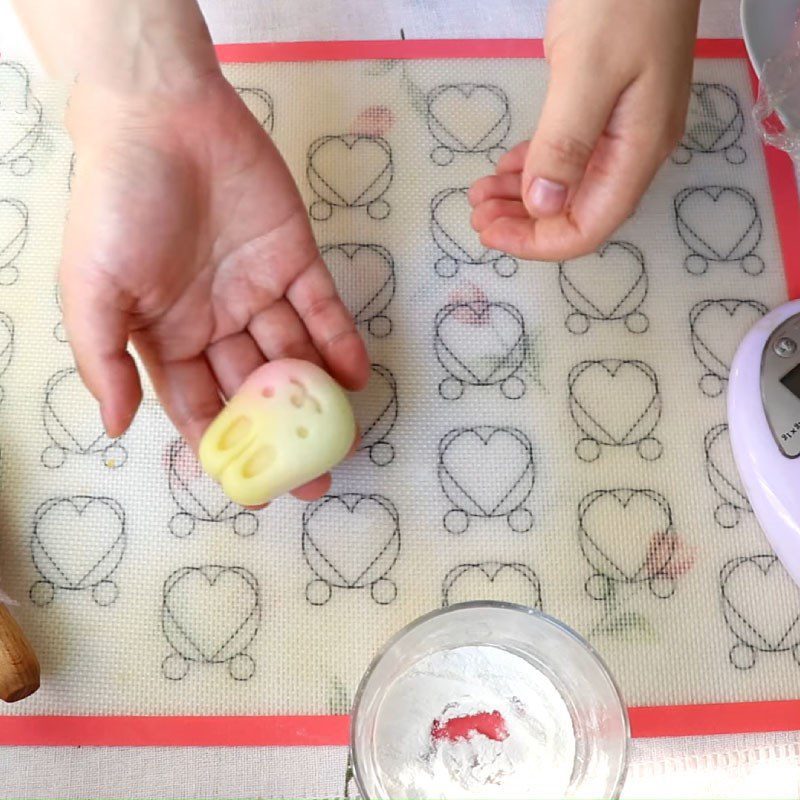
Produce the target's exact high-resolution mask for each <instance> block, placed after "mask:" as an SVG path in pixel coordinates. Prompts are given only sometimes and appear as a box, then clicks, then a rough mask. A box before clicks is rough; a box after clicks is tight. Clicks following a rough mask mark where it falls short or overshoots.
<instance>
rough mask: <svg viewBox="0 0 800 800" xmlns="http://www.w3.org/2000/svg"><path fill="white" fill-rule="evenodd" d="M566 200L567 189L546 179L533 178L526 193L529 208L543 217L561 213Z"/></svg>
mask: <svg viewBox="0 0 800 800" xmlns="http://www.w3.org/2000/svg"><path fill="white" fill-rule="evenodd" d="M566 199H567V187H566V186H564V184H563V183H556V182H555V181H551V180H548V179H547V178H535V179H534V181H533V183H532V184H531V188H530V191H529V192H528V202H529V204H530V208H531V209H532V210H533V211H534V212H535V213H537V214H541V215H542V216H543V217H551V216H554V215H555V214H559V213H561V210H562V209H563V208H564V203H565V202H566Z"/></svg>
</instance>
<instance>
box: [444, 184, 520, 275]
mask: <svg viewBox="0 0 800 800" xmlns="http://www.w3.org/2000/svg"><path fill="white" fill-rule="evenodd" d="M467 192H468V189H467V188H455V189H443V190H442V191H441V192H439V193H438V194H436V195H434V197H433V199H432V200H431V214H430V224H431V236H432V237H433V241H434V242H435V243H436V246H437V247H438V248H439V250H440V251H441V252H442V255H441V257H440V258H439V259H438V260H437V261H436V264H435V266H434V269H435V270H436V274H437V275H438V276H439V277H440V278H452V277H454V276H456V275H457V274H458V273H459V271H460V269H461V267H462V266H468V267H485V266H490V267H491V268H492V269H493V270H494V271H495V273H497V275H498V276H500V277H501V278H510V277H512V276H513V275H515V274H516V272H517V269H518V268H519V264H518V263H517V260H516V259H515V258H512V257H511V256H509V255H506V254H505V253H501V252H500V251H499V250H492V249H491V248H489V247H484V246H483V244H481V241H480V239H479V238H478V235H477V234H476V233H475V231H473V230H472V228H471V227H470V225H469V218H470V211H471V208H470V204H469V200H468V199H467Z"/></svg>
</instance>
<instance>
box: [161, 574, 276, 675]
mask: <svg viewBox="0 0 800 800" xmlns="http://www.w3.org/2000/svg"><path fill="white" fill-rule="evenodd" d="M206 601H208V602H206ZM260 628H261V592H260V589H259V585H258V579H257V578H256V576H255V575H253V573H252V572H250V570H249V569H246V568H245V567H241V566H224V565H221V564H203V565H202V566H196V567H181V568H180V569H176V570H175V571H174V572H173V573H171V574H170V575H169V577H168V578H167V579H166V581H164V589H163V593H162V602H161V631H162V633H163V634H164V638H165V639H166V640H167V644H168V645H169V646H170V648H171V649H172V651H173V652H172V653H170V654H169V655H167V656H166V657H165V658H164V661H163V662H162V664H161V671H162V673H163V675H164V677H165V678H167V679H168V680H171V681H179V680H183V678H185V677H186V676H187V675H188V674H189V669H190V668H191V666H192V665H198V664H200V665H203V666H214V665H219V664H225V665H226V666H227V668H228V674H229V675H230V677H231V678H233V680H235V681H248V680H250V678H252V677H253V675H254V674H255V671H256V662H255V659H254V658H253V657H252V656H251V655H250V654H249V653H248V652H247V649H248V648H249V647H250V644H251V643H252V641H253V640H254V639H255V638H256V636H257V635H258V632H259V630H260Z"/></svg>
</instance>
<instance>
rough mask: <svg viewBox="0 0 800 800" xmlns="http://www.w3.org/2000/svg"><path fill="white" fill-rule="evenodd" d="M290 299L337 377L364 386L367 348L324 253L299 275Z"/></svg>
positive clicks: (349, 384) (344, 382) (349, 386)
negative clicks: (338, 289)
mask: <svg viewBox="0 0 800 800" xmlns="http://www.w3.org/2000/svg"><path fill="white" fill-rule="evenodd" d="M286 299H287V300H288V301H289V302H290V303H291V304H292V306H294V309H295V311H296V312H297V314H298V315H299V316H300V318H301V319H302V320H303V322H304V323H305V326H306V329H307V330H308V333H309V335H310V336H311V340H312V341H313V343H314V346H315V347H316V348H317V350H318V351H319V352H320V354H321V355H322V358H323V359H324V360H325V364H326V366H327V367H328V369H329V371H330V372H331V374H332V375H333V377H334V378H336V380H338V381H339V383H341V384H342V385H343V386H344V387H345V388H346V389H352V390H356V389H361V388H363V387H364V386H365V385H366V383H367V380H368V378H369V357H368V356H367V349H366V347H365V346H364V342H363V340H362V339H361V335H360V334H359V333H358V331H357V330H356V326H355V322H354V321H353V317H352V316H351V314H350V312H349V311H348V310H347V308H346V307H345V305H344V303H343V302H342V301H341V299H340V298H339V295H338V294H337V293H336V287H335V285H334V283H333V278H332V277H331V274H330V272H328V268H327V267H326V266H325V262H324V261H323V260H322V258H321V257H319V258H317V259H315V260H314V261H313V262H312V264H311V265H310V266H309V267H307V268H306V269H305V270H304V271H303V272H301V273H300V275H298V276H297V278H295V280H294V281H293V282H292V283H291V285H290V286H289V287H288V289H287V290H286Z"/></svg>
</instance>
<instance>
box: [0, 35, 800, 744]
mask: <svg viewBox="0 0 800 800" xmlns="http://www.w3.org/2000/svg"><path fill="white" fill-rule="evenodd" d="M699 52H700V53H701V54H704V55H705V56H706V57H705V58H701V59H700V60H698V62H697V64H696V70H695V76H694V80H695V83H694V85H693V89H692V104H691V110H690V114H689V120H688V123H687V129H686V135H685V137H684V139H683V141H682V143H681V145H680V147H679V148H678V149H677V150H676V152H675V154H674V156H673V157H672V159H671V160H670V161H669V162H668V163H667V164H666V165H665V166H664V168H663V169H662V170H661V172H660V174H659V175H658V177H657V179H656V181H655V183H654V185H653V187H652V189H651V190H650V191H649V192H648V194H647V196H646V197H645V198H644V199H643V201H642V203H641V205H640V207H639V208H638V209H637V211H636V213H635V214H634V215H633V217H632V218H631V219H630V220H629V221H628V222H627V223H626V224H625V225H624V226H623V227H622V229H621V230H619V231H618V232H617V233H616V234H615V236H614V239H613V240H611V241H609V242H608V243H607V244H606V245H604V246H603V247H602V248H601V249H600V250H599V251H598V252H597V254H595V255H592V256H589V257H587V258H584V259H580V260H577V261H574V262H568V263H564V264H560V265H559V264H544V263H521V262H518V261H517V260H515V259H513V258H509V257H507V256H503V255H501V254H500V253H496V252H492V251H487V250H485V249H484V248H483V247H481V246H480V244H479V242H478V241H477V239H476V237H475V235H474V233H473V232H472V231H471V229H470V228H469V224H468V217H469V208H468V204H467V200H466V196H465V187H467V186H468V185H469V184H470V183H471V182H472V181H473V180H474V179H475V178H477V177H479V176H481V175H483V174H485V173H487V172H488V171H489V170H491V169H492V168H493V163H494V162H495V161H496V160H497V158H498V157H499V156H500V155H501V154H502V153H503V152H504V150H505V149H506V148H508V147H509V146H511V145H513V144H515V143H516V142H517V141H519V140H521V139H523V138H525V137H526V136H527V135H529V133H530V131H531V130H532V129H533V126H534V123H535V120H536V117H537V114H538V110H539V107H540V104H541V102H542V100H543V97H544V92H545V86H546V78H547V67H546V65H545V63H544V61H543V60H541V58H536V57H531V56H541V44H540V43H537V42H494V43H492V42H461V43H458V42H450V43H447V42H438V43H437V42H427V43H410V42H395V43H386V42H373V43H344V44H338V45H333V44H318V45H285V46H279V45H276V46H259V45H251V46H237V47H233V48H231V47H227V48H226V47H223V48H221V53H222V56H223V58H224V59H225V60H227V61H231V62H237V63H229V64H227V66H226V73H227V75H228V76H229V78H230V79H231V81H232V82H233V84H234V85H235V86H237V87H238V88H239V91H240V92H241V94H242V97H243V98H244V99H245V101H246V102H247V103H248V105H249V106H250V107H251V109H252V110H253V111H254V113H255V114H256V116H257V117H258V119H259V120H260V121H261V123H262V124H263V125H264V127H265V128H266V129H267V130H268V131H269V132H270V133H271V134H272V135H273V136H274V138H275V140H276V142H277V143H278V145H279V147H280V148H281V150H282V152H283V153H284V154H285V156H286V158H287V160H288V162H289V164H290V166H291V168H292V170H293V173H294V175H295V176H296V177H297V180H298V182H299V185H300V188H301V191H302V192H303V194H304V197H305V199H306V202H307V204H308V208H309V212H310V215H311V217H312V219H313V220H314V225H315V230H316V233H317V235H318V239H319V241H320V244H321V246H322V248H323V252H324V254H325V257H326V259H327V262H328V264H329V265H330V268H331V270H332V272H333V273H334V276H335V278H336V280H337V283H338V285H339V286H340V289H341V291H342V293H343V296H344V297H345V298H346V300H347V302H348V303H349V304H350V307H351V308H352V310H353V312H354V314H355V317H356V320H357V322H358V324H359V326H360V327H361V329H362V331H363V333H364V336H365V339H366V341H367V343H368V347H369V350H370V354H371V358H372V361H373V368H372V380H371V383H370V385H369V388H368V389H367V391H366V392H364V393H363V394H362V395H360V396H357V397H355V398H354V401H355V404H356V406H357V411H358V416H359V418H360V422H361V426H362V430H363V432H364V438H363V442H362V444H361V448H360V451H359V453H358V454H357V456H356V457H355V458H354V459H352V460H351V461H350V462H349V463H347V464H346V465H345V466H343V467H342V468H341V469H339V470H338V471H337V473H336V475H335V481H334V485H333V489H332V493H331V494H330V495H329V496H327V497H325V498H323V499H322V500H321V501H319V502H317V503H313V504H310V505H303V504H301V503H299V502H296V501H294V500H292V499H285V500H282V501H280V502H278V503H276V504H274V505H273V506H272V507H270V509H269V510H267V511H265V512H259V513H256V514H254V513H251V512H249V511H243V510H242V509H239V508H237V507H234V506H232V505H231V504H229V503H228V502H226V500H225V499H224V497H223V496H222V495H221V493H220V492H219V490H218V489H217V488H216V487H215V486H214V485H213V484H212V483H211V482H210V481H209V480H208V479H206V478H205V477H203V476H202V475H201V473H200V471H199V469H198V467H197V464H196V462H195V460H194V458H193V456H192V455H191V454H190V452H189V451H188V450H187V448H186V447H185V445H184V444H183V443H182V442H181V441H180V440H179V439H177V438H176V434H175V432H174V430H172V429H171V427H170V425H169V424H168V423H167V422H166V420H165V418H164V416H163V414H162V412H161V411H160V409H159V407H158V404H157V403H156V402H155V401H154V399H153V398H152V395H151V394H149V393H148V399H147V400H146V402H145V405H144V407H143V409H142V411H141V413H140V414H139V416H138V418H137V420H136V422H135V424H134V425H133V428H132V429H131V431H130V432H129V433H128V434H126V435H125V436H124V437H122V438H121V439H120V440H118V441H110V440H108V439H106V438H105V437H104V435H103V433H102V430H101V427H100V423H99V419H98V415H97V411H96V409H95V408H94V405H93V403H92V401H91V400H90V398H89V396H88V394H87V393H86V391H85V390H84V389H83V388H82V386H81V384H80V381H79V379H78V376H77V374H76V372H75V370H74V368H73V366H72V362H71V359H70V352H69V348H68V345H67V344H66V343H65V340H64V331H63V328H62V327H61V324H60V321H59V306H58V297H57V295H56V292H55V290H54V283H53V270H54V269H55V266H56V264H57V260H58V241H59V235H60V230H61V227H62V223H63V219H64V216H65V213H66V208H67V202H68V197H69V190H70V186H69V181H70V174H71V155H72V154H71V149H70V145H69V142H68V139H67V137H66V134H65V132H64V131H63V129H62V128H61V126H60V124H59V122H58V120H59V119H60V114H61V106H62V104H63V98H60V97H59V96H58V95H57V93H55V92H54V91H53V89H52V88H51V87H49V86H48V85H47V84H46V83H44V82H43V81H41V80H34V79H31V78H30V75H29V71H28V70H26V68H25V67H24V65H20V64H12V63H8V62H3V63H0V87H2V93H0V98H2V105H0V237H2V238H1V239H0V284H2V285H0V309H1V310H2V314H0V337H1V338H2V348H1V349H2V357H1V358H0V367H2V371H3V374H2V378H1V379H0V383H1V384H2V389H3V402H2V405H0V415H1V416H0V421H1V422H0V424H1V425H2V428H1V430H2V442H1V443H0V446H1V447H2V458H1V459H0V464H2V493H1V494H0V496H1V497H2V508H3V535H2V554H3V555H2V578H3V582H4V583H3V585H4V587H5V588H6V589H7V591H9V592H10V594H11V595H12V596H14V597H15V598H17V599H18V600H19V602H20V605H19V607H18V608H17V609H16V612H17V613H18V614H19V617H20V619H21V621H22V623H23V625H24V627H25V629H26V630H27V631H28V633H29V634H30V636H31V638H32V640H33V642H34V644H35V646H36V647H37V649H38V651H39V653H40V655H41V658H42V662H43V665H44V680H43V686H42V689H41V690H40V692H39V693H38V694H36V695H35V696H34V697H32V698H31V699H30V700H28V701H26V702H24V703H21V704H18V705H14V706H10V707H7V708H3V709H2V710H1V711H0V714H2V717H0V742H3V743H31V742H40V743H44V742H48V743H62V744H66V743H81V742H83V743H89V744H103V743H117V744H124V743H137V744H148V743H163V742H169V743H174V744H181V743H183V744H193V743H194V744H198V743H209V744H210V743H218V744H225V743H227V744H248V743H249V744H256V743H259V744H265V743H274V744H279V743H283V744H292V743H295V744H302V743H312V742H313V743H319V742H328V743H338V742H343V741H345V740H346V716H345V715H346V713H347V711H348V709H349V706H350V702H351V700H352V694H353V691H354V688H355V686H356V684H357V681H358V679H359V678H360V676H361V674H362V673H363V671H364V669H365V668H366V666H367V665H368V663H369V660H370V658H371V657H372V656H373V654H374V653H375V651H376V649H377V648H379V647H380V646H381V644H382V643H383V642H384V641H385V640H386V639H387V638H388V637H389V636H391V635H392V634H393V633H394V632H395V631H397V630H398V629H399V628H400V627H401V626H402V625H404V624H406V623H407V622H409V621H411V620H412V619H413V618H415V617H417V616H418V615H419V614H422V613H424V612H426V611H429V610H431V609H433V608H436V607H440V606H447V605H449V604H452V603H456V602H459V601H462V600H466V599H471V598H487V597H491V598H502V599H505V600H514V601H518V602H522V603H526V604H529V605H532V606H536V607H538V608H541V609H543V610H544V611H546V612H548V613H550V614H552V615H554V616H556V617H558V618H560V619H563V620H564V621H566V622H567V623H568V624H570V625H572V626H574V627H575V628H576V629H577V630H579V631H581V632H582V633H583V634H584V635H585V636H587V637H588V638H589V640H590V641H591V642H592V643H593V644H594V646H595V647H596V648H597V649H598V650H599V651H600V652H601V653H602V655H603V657H604V658H605V659H606V660H607V662H608V663H609V665H610V667H611V669H612V671H613V672H614V674H615V675H616V677H617V679H618V681H619V683H620V685H621V687H622V690H623V693H624V695H625V697H626V699H627V702H628V703H629V705H630V706H631V707H633V712H632V713H633V722H634V730H635V733H637V734H638V735H659V734H664V735H666V734H682V733H683V734H689V733H698V732H711V731H724V730H741V731H746V730H756V729H764V728H790V729H791V728H792V727H800V712H799V709H800V690H798V687H799V686H800V590H798V589H796V588H795V587H794V585H793V584H792V583H791V582H790V581H789V579H788V578H787V576H786V575H785V573H784V572H783V570H782V568H781V566H780V564H779V563H777V561H776V559H775V557H774V556H773V555H772V554H771V552H770V550H769V547H768V545H767V542H766V541H765V539H764V537H763V535H762V533H761V532H760V530H759V528H758V525H757V524H756V522H755V520H754V517H753V514H752V512H751V509H750V507H749V505H748V502H747V499H746V498H745V496H744V494H743V492H742V488H741V486H740V484H739V481H738V479H737V476H736V473H735V469H734V465H733V462H732V456H731V453H730V445H729V442H728V432H727V428H726V424H725V389H726V381H727V377H728V370H729V365H730V359H731V357H732V354H733V351H734V349H735V346H736V344H737V342H738V341H739V339H740V338H741V336H742V335H743V333H744V332H745V330H747V328H748V327H749V326H750V325H752V324H753V322H755V321H756V320H757V319H758V318H759V317H760V316H761V315H762V314H764V313H765V312H766V310H767V309H768V308H770V307H772V306H775V305H777V304H779V303H781V302H782V301H784V300H785V299H786V298H787V284H786V279H785V275H784V269H783V263H784V257H786V258H787V263H789V261H788V260H790V261H791V263H792V266H793V268H794V269H795V270H796V269H797V266H798V260H797V241H796V230H797V219H798V217H797V200H796V194H795V190H794V183H793V175H792V172H791V168H790V166H789V163H788V160H782V156H780V155H778V154H776V153H772V154H768V155H767V156H765V154H764V151H763V150H762V148H761V146H760V144H759V141H758V139H757V137H756V134H755V131H754V129H753V126H752V123H751V121H750V118H749V113H748V107H749V105H750V103H751V100H752V86H751V77H750V75H749V72H748V68H747V66H746V62H745V60H744V59H743V49H742V46H741V43H738V42H722V43H716V44H712V43H701V44H700V46H699ZM771 186H772V193H771V188H770V187H771ZM782 250H783V252H782ZM793 274H794V273H790V275H793ZM795 285H796V284H795Z"/></svg>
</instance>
